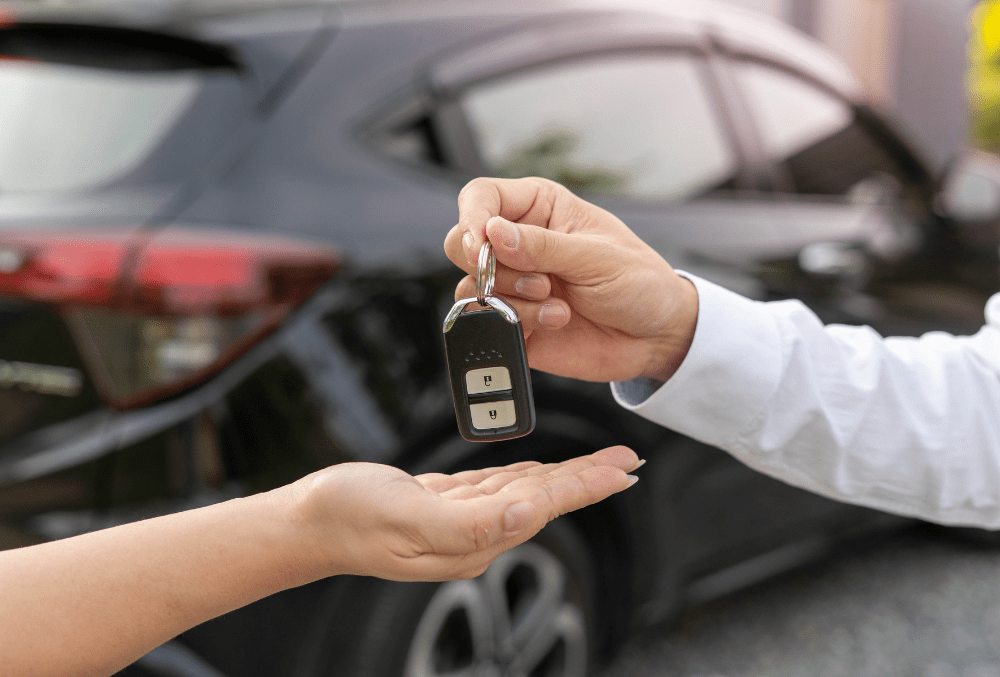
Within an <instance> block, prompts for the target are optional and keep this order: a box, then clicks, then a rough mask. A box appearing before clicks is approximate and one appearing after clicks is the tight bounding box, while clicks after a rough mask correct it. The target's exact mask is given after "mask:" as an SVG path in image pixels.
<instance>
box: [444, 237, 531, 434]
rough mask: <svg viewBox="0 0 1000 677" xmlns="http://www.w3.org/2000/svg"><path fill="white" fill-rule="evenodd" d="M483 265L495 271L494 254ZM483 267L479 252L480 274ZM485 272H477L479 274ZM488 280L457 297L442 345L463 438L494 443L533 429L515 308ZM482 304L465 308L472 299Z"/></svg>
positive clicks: (521, 335) (486, 249)
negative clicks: (496, 293) (473, 295)
mask: <svg viewBox="0 0 1000 677" xmlns="http://www.w3.org/2000/svg"><path fill="white" fill-rule="evenodd" d="M483 252H485V254H486V257H487V258H488V259H489V260H490V263H488V264H485V265H486V266H488V267H489V269H490V270H491V271H493V275H487V276H486V279H488V280H492V279H493V277H494V276H495V270H496V259H495V258H493V257H492V252H490V251H489V243H488V242H487V243H486V244H485V245H484V246H483ZM483 268H484V262H483V255H482V254H481V255H480V273H482V271H483ZM483 277H484V276H483V275H482V274H481V275H480V279H482V278H483ZM492 288H493V285H492V282H489V283H488V284H484V285H477V294H478V296H477V298H471V297H470V298H466V299H462V300H461V301H459V302H458V303H456V304H455V305H454V307H452V309H451V312H450V313H448V317H447V319H446V320H445V323H444V345H445V352H446V354H447V359H448V374H449V376H450V378H451V394H452V398H453V399H454V401H455V416H456V418H457V419H458V430H459V432H460V433H461V434H462V437H464V438H465V439H467V440H469V441H470V442H493V441H496V440H507V439H511V438H514V437H520V436H522V435H527V434H528V433H530V432H531V431H532V430H533V429H534V428H535V402H534V398H533V396H532V393H531V372H530V371H529V370H528V357H527V353H526V351H525V346H524V332H523V331H522V329H521V321H520V318H519V317H518V315H517V311H516V310H514V308H512V307H511V306H510V305H508V304H507V303H506V302H505V301H504V300H503V299H501V298H499V297H496V296H493V295H492ZM477 303H478V304H479V305H480V306H481V308H482V309H475V310H467V309H466V307H467V306H469V305H471V304H477Z"/></svg>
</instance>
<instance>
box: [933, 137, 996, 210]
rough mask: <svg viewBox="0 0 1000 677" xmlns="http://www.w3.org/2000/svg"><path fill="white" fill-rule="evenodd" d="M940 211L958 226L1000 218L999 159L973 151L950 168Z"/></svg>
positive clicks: (942, 191)
mask: <svg viewBox="0 0 1000 677" xmlns="http://www.w3.org/2000/svg"><path fill="white" fill-rule="evenodd" d="M939 200H940V203H939V204H940V211H941V212H942V215H943V216H947V217H949V218H950V219H951V220H953V221H955V222H956V223H957V224H959V225H963V224H979V223H983V222H993V221H997V220H1000V158H995V157H993V156H991V155H987V154H986V153H980V152H970V153H967V154H966V155H964V156H963V157H962V158H961V159H959V160H958V161H957V162H956V163H955V164H954V165H952V167H951V169H950V170H949V171H948V173H947V175H946V177H945V181H944V185H943V188H942V190H941V193H940V196H939Z"/></svg>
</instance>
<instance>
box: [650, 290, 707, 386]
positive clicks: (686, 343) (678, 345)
mask: <svg viewBox="0 0 1000 677" xmlns="http://www.w3.org/2000/svg"><path fill="white" fill-rule="evenodd" d="M674 281H675V283H676V285H677V286H676V288H675V290H674V292H673V294H672V298H673V299H674V301H675V303H674V306H673V308H671V309H670V311H669V313H670V318H669V322H668V324H667V325H666V327H665V328H664V331H663V332H662V333H661V335H660V336H659V337H658V340H657V341H656V342H655V347H654V349H653V357H652V359H651V360H650V363H649V367H648V368H647V369H646V370H645V372H644V373H643V374H642V375H643V376H645V377H647V378H652V379H656V380H658V381H668V380H669V379H670V377H671V376H673V375H674V373H675V372H676V371H677V369H678V368H680V366H681V364H682V363H683V362H684V359H685V358H686V357H687V354H688V351H689V350H690V349H691V344H692V343H693V341H694V334H695V329H696V328H697V326H698V288H697V287H695V285H694V283H693V282H691V280H689V279H687V278H686V277H681V276H680V275H674Z"/></svg>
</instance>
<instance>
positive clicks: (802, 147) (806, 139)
mask: <svg viewBox="0 0 1000 677" xmlns="http://www.w3.org/2000/svg"><path fill="white" fill-rule="evenodd" d="M733 69H734V73H735V75H736V79H737V82H738V83H739V85H740V87H741V89H742V91H743V94H744V98H745V100H746V102H747V105H748V106H749V108H750V112H751V114H752V115H753V117H754V119H755V122H756V127H757V132H758V134H759V137H760V143H761V146H762V149H763V152H764V154H765V156H766V159H767V161H768V162H771V163H773V164H774V165H776V166H777V167H778V168H779V169H780V170H781V173H782V174H783V175H784V177H785V178H786V179H787V181H786V183H787V184H788V185H786V186H783V188H785V189H787V190H791V191H792V192H795V193H799V194H803V195H828V196H844V197H850V196H851V195H852V193H853V192H855V191H858V190H864V188H865V186H870V185H871V183H872V181H873V180H877V181H879V182H882V183H884V182H885V181H887V180H888V181H892V182H895V183H897V184H900V185H902V184H906V183H909V177H908V173H907V171H906V170H905V168H904V167H903V166H902V165H901V164H900V161H899V160H898V159H897V158H896V157H895V155H894V154H893V152H892V151H891V150H890V149H889V148H887V147H886V146H885V145H884V144H882V143H880V142H879V140H878V138H877V137H876V135H875V134H873V133H872V132H871V131H870V130H869V129H868V128H867V127H866V126H865V124H864V121H863V120H861V119H860V118H859V116H858V115H857V113H856V112H855V110H854V108H853V107H852V106H851V105H850V104H849V103H848V102H847V101H845V100H844V99H842V98H840V97H838V96H836V95H834V94H832V93H830V92H828V91H826V90H823V89H820V88H819V87H817V86H815V85H813V84H812V83H810V82H808V81H806V80H803V79H802V78H799V77H798V76H795V75H792V74H790V73H786V72H784V71H780V70H777V69H775V68H771V67H768V66H764V65H762V64H758V63H755V62H737V63H735V64H733Z"/></svg>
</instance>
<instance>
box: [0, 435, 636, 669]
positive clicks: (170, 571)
mask: <svg viewBox="0 0 1000 677" xmlns="http://www.w3.org/2000/svg"><path fill="white" fill-rule="evenodd" d="M639 465H641V462H639V460H638V458H637V457H636V455H635V454H634V453H633V452H632V451H630V450H629V449H626V448H624V447H612V448H609V449H605V450H603V451H599V452H597V453H595V454H592V455H591V456H585V457H581V458H576V459H572V460H569V461H565V462H563V463H559V464H550V465H540V464H538V463H532V462H527V463H519V464H516V465H512V466H507V467H505V468H489V469H486V470H475V471H468V472H462V473H458V474H456V475H441V474H428V475H420V476H417V477H411V476H410V475H408V474H406V473H405V472H403V471H402V470H399V469H397V468H393V467H390V466H384V465H377V464H373V463H345V464H341V465H337V466H333V467H330V468H327V469H326V470H323V471H320V472H318V473H314V474H312V475H309V476H307V477H304V478H303V479H301V480H299V481H298V482H295V483H294V484H290V485H288V486H285V487H282V488H280V489H276V490H274V491H271V492H267V493H263V494H258V495H255V496H250V497H247V498H240V499H236V500H232V501H227V502H225V503H219V504H217V505H213V506H209V507H206V508H201V509H198V510H191V511H187V512H182V513H176V514H172V515H166V516H164V517H158V518H155V519H150V520H146V521H143V522H137V523H134V524H128V525H125V526H121V527H115V528H112V529H106V530H103V531H96V532H93V533H90V534H86V535H83V536H77V537H75V538H69V539H65V540H61V541H54V542H52V543H46V544H43V545H37V546H32V547H27V548H21V549H18V550H9V551H6V552H3V553H0V581H3V586H2V592H0V637H2V638H3V640H2V641H0V665H2V666H3V669H2V672H3V674H10V675H20V676H22V677H34V676H38V677H43V676H44V677H70V676H72V677H91V676H95V675H110V674H112V673H114V672H116V671H118V670H120V669H122V668H123V667H125V666H126V665H128V664H129V663H132V662H133V661H135V660H136V659H137V658H139V657H140V656H142V655H143V654H145V653H146V652H148V651H150V650H151V649H153V648H155V647H156V646H158V645H160V644H162V643H163V642H165V641H167V640H168V639H170V638H171V637H174V636H175V635H177V634H179V633H181V632H183V631H184V630H186V629H188V628H191V627H193V626H195V625H197V624H199V623H201V622H203V621H206V620H208V619H210V618H213V617H215V616H218V615H221V614H224V613H226V612H228V611H231V610H233V609H236V608H238V607H241V606H243V605H245V604H249V603H250V602H253V601H255V600H258V599H260V598H262V597H264V596H266V595H270V594H273V593H275V592H279V591H281V590H285V589H287V588H290V587H293V586H297V585H303V584H305V583H309V582H312V581H315V580H318V579H320V578H325V577H327V576H333V575H337V574H359V575H369V576H379V577H382V578H388V579H392V580H399V581H428V580H447V579H456V578H469V577H472V576H476V575H478V574H480V573H482V572H483V571H484V570H485V569H486V567H487V566H488V565H489V564H490V562H492V561H493V559H494V558H495V557H496V556H497V555H499V554H500V553H502V552H504V551H505V550H507V549H509V548H512V547H514V546H515V545H518V544H520V543H523V542H524V541H526V540H528V539H529V538H530V537H531V536H533V535H534V534H536V533H537V532H538V531H539V530H540V529H541V528H542V527H543V526H545V524H546V523H548V522H549V521H550V520H552V519H555V518H556V517H557V516H559V515H561V514H563V513H566V512H568V511H570V510H576V509H577V508H582V507H584V506H586V505H589V504H591V503H595V502H597V501H600V500H602V499H604V498H606V497H608V496H610V495H611V494H614V493H616V492H618V491H622V490H623V489H625V488H627V487H629V486H631V484H632V483H633V482H634V478H630V476H628V475H626V472H629V471H632V470H634V469H635V468H637V467H638V466H639Z"/></svg>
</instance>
